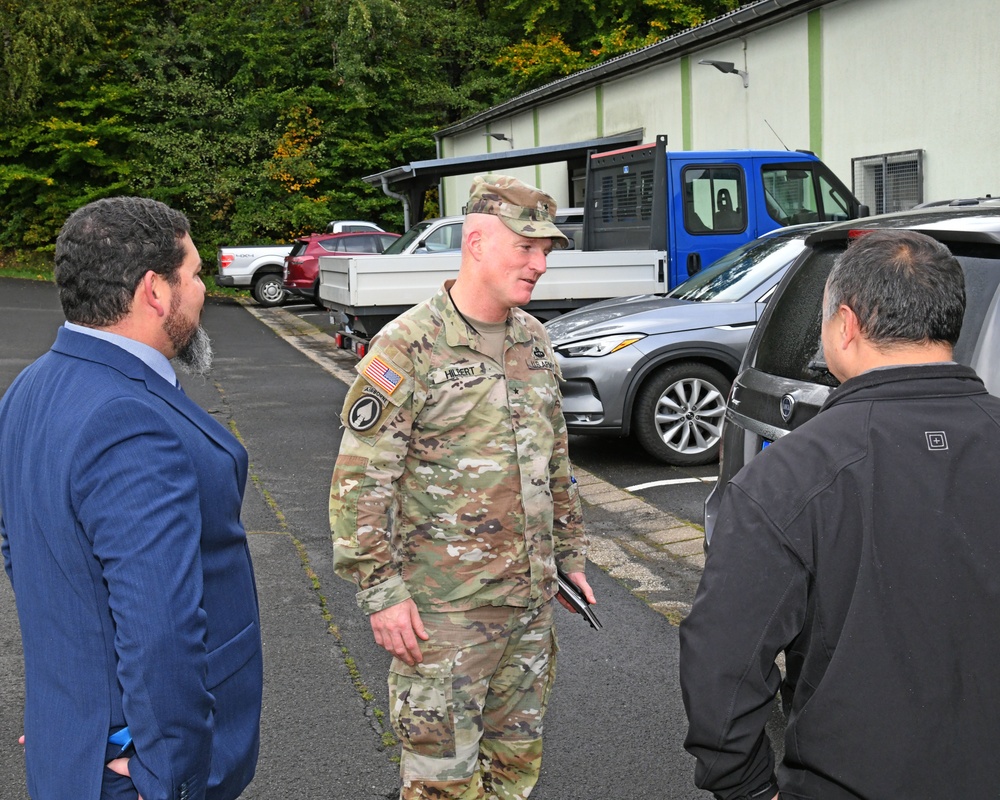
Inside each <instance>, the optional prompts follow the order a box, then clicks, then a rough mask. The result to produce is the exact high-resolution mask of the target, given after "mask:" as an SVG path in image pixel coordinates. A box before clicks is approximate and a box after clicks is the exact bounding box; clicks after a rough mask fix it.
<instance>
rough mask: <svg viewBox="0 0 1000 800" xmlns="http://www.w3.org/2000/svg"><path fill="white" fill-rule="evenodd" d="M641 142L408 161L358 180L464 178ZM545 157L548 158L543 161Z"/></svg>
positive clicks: (631, 136)
mask: <svg viewBox="0 0 1000 800" xmlns="http://www.w3.org/2000/svg"><path fill="white" fill-rule="evenodd" d="M642 139H643V131H642V129H641V128H636V129H634V130H631V131H622V132H620V133H615V134H611V135H609V136H602V137H599V138H596V139H585V140H583V141H579V142H565V143H562V144H550V145H544V146H542V147H527V148H524V149H522V150H503V151H500V152H498V153H478V154H473V155H467V156H453V157H451V158H434V159H428V160H425V161H411V162H410V163H409V164H403V165H401V166H398V167H392V168H391V169H387V170H384V171H382V172H376V173H375V174H373V175H365V176H364V177H363V178H362V180H363V181H364V182H365V183H370V184H372V185H379V184H382V183H383V181H384V182H385V183H398V182H399V181H401V180H405V179H407V178H416V177H417V176H418V175H420V174H421V173H432V174H433V175H434V176H438V177H443V176H446V175H464V174H466V173H468V172H480V171H490V170H491V169H492V168H493V167H504V166H506V167H517V166H525V165H534V164H539V163H546V162H547V161H548V162H551V161H561V160H565V157H566V156H567V155H575V154H582V153H585V151H587V150H590V149H592V148H603V149H608V148H609V147H614V146H615V145H617V144H635V143H636V142H641V141H642ZM546 157H548V158H546Z"/></svg>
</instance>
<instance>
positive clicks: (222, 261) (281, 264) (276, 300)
mask: <svg viewBox="0 0 1000 800" xmlns="http://www.w3.org/2000/svg"><path fill="white" fill-rule="evenodd" d="M381 230H382V228H380V227H379V226H378V225H376V224H375V223H374V222H363V221H360V220H334V221H333V222H331V223H330V224H329V225H327V226H326V230H325V232H326V233H356V232H364V231H381ZM292 247H293V245H291V244H280V245H261V246H256V245H249V246H246V247H220V248H219V254H218V262H217V263H218V271H217V272H216V275H215V282H216V283H217V284H219V286H229V287H234V288H248V289H250V293H251V294H252V295H253V299H254V300H256V301H257V302H258V303H259V304H260V305H262V306H265V307H269V306H276V305H278V304H280V303H281V302H282V301H283V300H284V299H285V289H284V287H283V286H282V273H283V272H284V269H285V256H287V255H288V254H289V253H290V252H291V251H292Z"/></svg>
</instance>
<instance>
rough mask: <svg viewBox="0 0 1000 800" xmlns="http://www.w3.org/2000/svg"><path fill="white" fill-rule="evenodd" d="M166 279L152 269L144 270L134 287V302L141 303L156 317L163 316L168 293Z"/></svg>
mask: <svg viewBox="0 0 1000 800" xmlns="http://www.w3.org/2000/svg"><path fill="white" fill-rule="evenodd" d="M165 284H166V280H165V279H164V278H163V276H162V275H158V274H157V273H155V272H153V270H151V269H150V270H146V274H145V275H143V276H142V280H141V281H140V282H139V285H138V286H137V287H136V289H135V301H136V303H142V305H143V306H145V307H146V308H149V309H150V310H151V311H152V312H153V313H155V314H156V316H158V317H162V316H165V315H166V313H167V309H168V298H169V295H168V293H167V290H166V286H165Z"/></svg>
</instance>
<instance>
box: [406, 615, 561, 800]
mask: <svg viewBox="0 0 1000 800" xmlns="http://www.w3.org/2000/svg"><path fill="white" fill-rule="evenodd" d="M420 616H421V619H422V620H423V623H424V627H425V628H426V630H427V633H428V634H429V635H430V638H429V639H428V640H427V641H426V642H421V644H420V648H421V651H422V652H423V657H424V660H423V661H422V662H421V663H420V664H416V665H414V666H412V667H411V666H409V665H408V664H406V663H404V662H403V661H400V660H399V659H393V662H392V667H391V669H390V672H389V706H390V716H391V719H392V725H393V728H394V729H395V731H396V735H397V736H398V737H399V739H400V741H401V742H402V745H403V754H402V761H401V763H400V775H401V777H402V783H403V788H402V791H401V792H400V795H399V796H400V798H401V800H418V799H419V800H446V798H447V799H449V800H450V799H451V798H455V799H456V800H459V799H460V800H480V799H484V800H485V799H486V798H489V800H523V798H526V797H527V796H528V795H529V794H530V793H531V790H532V788H533V787H534V785H535V783H536V782H537V781H538V772H539V770H540V769H541V765H542V716H543V715H544V714H545V708H546V706H547V705H548V699H549V691H550V690H551V688H552V682H553V679H554V678H555V662H556V651H557V650H558V647H557V645H556V637H555V629H554V628H553V626H552V604H551V603H547V604H545V605H544V606H542V607H541V608H536V609H532V610H526V609H518V608H512V607H510V606H500V607H493V606H487V607H484V608H476V609H473V610H472V611H465V612H457V613H440V614H436V613H424V612H421V615H420Z"/></svg>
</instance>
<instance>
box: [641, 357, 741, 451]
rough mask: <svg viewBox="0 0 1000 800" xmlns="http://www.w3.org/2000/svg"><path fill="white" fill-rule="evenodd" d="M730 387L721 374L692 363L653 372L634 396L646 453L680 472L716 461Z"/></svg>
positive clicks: (702, 365) (642, 444)
mask: <svg viewBox="0 0 1000 800" xmlns="http://www.w3.org/2000/svg"><path fill="white" fill-rule="evenodd" d="M729 387H730V383H729V381H728V380H727V379H726V377H725V376H724V375H723V374H722V373H721V372H719V371H718V370H717V369H713V368H712V367H709V366H706V365H705V364H698V363H696V362H693V361H688V362H682V363H679V364H671V365H670V366H667V367H663V368H662V369H659V370H657V371H656V372H654V373H653V374H652V375H651V376H650V377H649V378H648V379H647V380H646V382H645V383H644V384H643V385H642V388H641V389H640V390H639V394H638V395H637V396H636V401H635V411H634V416H633V420H632V430H633V432H634V433H635V437H636V439H638V441H639V444H640V445H641V446H642V449H643V450H645V451H646V452H647V453H649V454H650V455H651V456H653V458H656V459H658V460H660V461H663V462H666V463H667V464H673V465H674V466H678V467H693V466H697V465H699V464H710V463H711V462H713V461H717V460H718V458H719V442H720V440H721V438H722V420H723V418H724V417H725V415H726V397H727V396H728V395H729Z"/></svg>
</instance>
